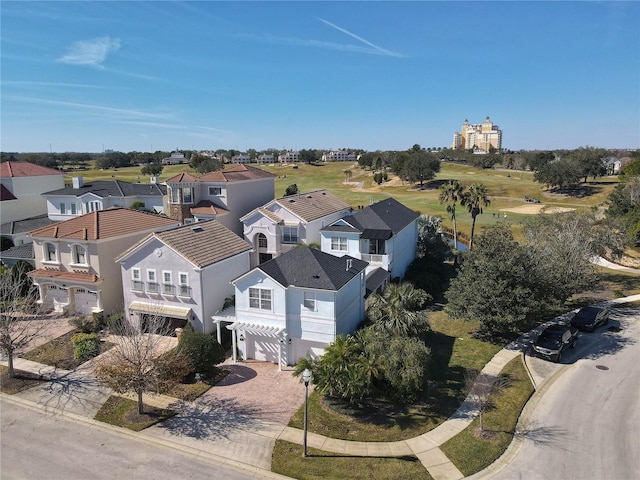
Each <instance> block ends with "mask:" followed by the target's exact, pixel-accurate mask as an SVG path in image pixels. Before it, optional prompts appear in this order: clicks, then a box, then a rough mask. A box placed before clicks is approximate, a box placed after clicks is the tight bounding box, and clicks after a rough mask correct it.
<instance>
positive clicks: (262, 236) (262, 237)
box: [258, 233, 269, 248]
mask: <svg viewBox="0 0 640 480" xmlns="http://www.w3.org/2000/svg"><path fill="white" fill-rule="evenodd" d="M263 242H264V245H262V243H263ZM258 248H269V239H268V238H267V236H266V235H265V234H264V233H260V234H258Z"/></svg>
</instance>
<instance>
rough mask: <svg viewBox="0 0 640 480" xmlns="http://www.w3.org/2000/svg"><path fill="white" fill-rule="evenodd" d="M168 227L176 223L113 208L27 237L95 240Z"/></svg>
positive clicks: (146, 214)
mask: <svg viewBox="0 0 640 480" xmlns="http://www.w3.org/2000/svg"><path fill="white" fill-rule="evenodd" d="M171 225H175V226H178V225H179V223H178V222H176V221H175V220H171V219H170V218H167V217H161V216H159V215H154V214H151V213H145V212H139V211H136V210H130V209H128V208H122V207H113V208H109V209H107V210H98V211H96V212H92V213H87V214H85V215H81V216H79V217H75V218H71V219H69V220H64V221H62V222H57V223H54V224H53V225H50V226H48V227H43V228H38V229H36V230H32V231H31V232H29V235H31V236H32V237H46V238H67V239H77V240H98V239H103V238H110V237H116V236H119V235H127V234H131V233H136V232H142V231H145V230H150V229H153V228H162V227H168V226H171Z"/></svg>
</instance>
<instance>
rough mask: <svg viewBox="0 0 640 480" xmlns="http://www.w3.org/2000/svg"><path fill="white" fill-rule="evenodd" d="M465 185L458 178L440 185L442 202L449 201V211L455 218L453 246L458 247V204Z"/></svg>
mask: <svg viewBox="0 0 640 480" xmlns="http://www.w3.org/2000/svg"><path fill="white" fill-rule="evenodd" d="M463 194H464V187H463V186H462V184H461V183H460V182H459V181H457V180H449V183H445V184H444V185H442V186H441V187H440V203H447V213H448V214H449V215H451V220H453V248H455V249H456V250H457V249H458V227H457V225H456V205H457V203H458V202H459V201H461V200H462V196H463Z"/></svg>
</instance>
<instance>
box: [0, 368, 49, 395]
mask: <svg viewBox="0 0 640 480" xmlns="http://www.w3.org/2000/svg"><path fill="white" fill-rule="evenodd" d="M15 373H16V376H15V377H13V378H11V377H9V369H8V368H7V367H4V366H0V392H2V393H8V394H9V395H14V394H16V393H19V392H22V391H23V390H28V389H29V388H32V387H35V386H37V385H41V384H42V383H43V382H47V381H49V379H48V378H45V377H43V376H42V375H39V374H37V373H31V372H23V371H22V370H16V371H15Z"/></svg>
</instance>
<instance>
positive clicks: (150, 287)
mask: <svg viewBox="0 0 640 480" xmlns="http://www.w3.org/2000/svg"><path fill="white" fill-rule="evenodd" d="M159 291H160V285H159V284H157V283H155V282H149V283H147V292H149V293H158V292H159Z"/></svg>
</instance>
